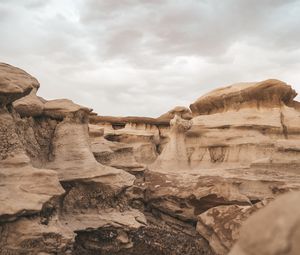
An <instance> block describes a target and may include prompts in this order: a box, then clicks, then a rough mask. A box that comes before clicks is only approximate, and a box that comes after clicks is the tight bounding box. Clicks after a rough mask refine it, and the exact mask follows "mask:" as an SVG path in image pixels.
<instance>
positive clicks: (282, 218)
mask: <svg viewBox="0 0 300 255" xmlns="http://www.w3.org/2000/svg"><path fill="white" fill-rule="evenodd" d="M299 197H300V193H299V192H294V193H289V194H285V195H282V196H280V197H279V198H277V199H276V200H275V201H273V202H271V203H270V204H269V205H267V206H266V207H265V208H263V209H262V210H260V211H258V212H257V213H255V214H254V215H253V216H252V217H250V218H249V219H248V220H247V221H246V222H245V223H244V225H243V226H242V229H241V234H240V239H239V241H238V243H237V244H236V245H235V246H234V248H233V249H232V251H231V252H230V255H248V254H249V255H250V254H251V255H252V254H253V255H254V254H261V255H269V254H278V255H283V254H288V255H297V254H299V251H300V244H299V240H300V205H299Z"/></svg>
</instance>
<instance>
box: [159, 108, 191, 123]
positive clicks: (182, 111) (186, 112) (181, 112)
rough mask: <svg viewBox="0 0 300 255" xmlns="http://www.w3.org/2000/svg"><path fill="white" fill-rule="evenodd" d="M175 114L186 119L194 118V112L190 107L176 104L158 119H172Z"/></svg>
mask: <svg viewBox="0 0 300 255" xmlns="http://www.w3.org/2000/svg"><path fill="white" fill-rule="evenodd" d="M175 115H178V116H179V117H181V118H182V119H186V120H190V119H192V118H193V116H192V112H191V111H190V109H188V108H186V107H184V106H176V107H175V108H173V109H172V110H170V111H168V112H167V113H165V114H163V115H161V116H160V117H158V119H159V120H171V119H173V118H174V117H175Z"/></svg>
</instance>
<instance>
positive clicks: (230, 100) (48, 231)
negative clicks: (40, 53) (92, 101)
mask: <svg viewBox="0 0 300 255" xmlns="http://www.w3.org/2000/svg"><path fill="white" fill-rule="evenodd" d="M38 88H39V83H38V81H37V80H36V79H35V78H33V77H32V76H31V75H29V74H27V73H26V72H24V71H23V70H21V69H18V68H16V67H13V66H10V65H7V64H0V141H1V143H0V254H110V255H122V254H124V255H125V254H126V255H130V254H132V255H137V254H145V255H147V254H149V255H151V254H158V255H159V254H161V255H165V254H172V255H173V254H174V255H176V254H189V255H197V254H208V255H209V254H211V255H213V254H228V252H229V251H230V249H231V247H232V246H233V245H234V243H235V242H236V241H237V240H238V239H239V237H240V236H241V237H240V240H239V241H238V243H237V245H236V246H235V248H234V249H233V250H232V254H241V255H242V254H245V255H246V254H247V255H248V254H280V253H279V252H282V251H285V250H287V249H290V250H291V251H292V252H294V253H289V254H297V253H295V251H299V247H298V246H297V242H295V240H297V237H298V236H297V229H296V228H295V231H296V232H291V231H293V229H294V228H292V226H293V224H294V225H296V224H298V223H297V217H296V216H290V214H289V212H288V209H284V208H281V209H280V208H279V207H280V206H279V205H280V204H281V203H282V204H284V203H283V202H282V200H283V198H279V199H278V200H276V197H277V196H278V195H280V194H282V193H286V192H289V191H292V190H297V189H299V187H300V175H299V173H298V172H299V171H298V168H299V166H300V160H299V159H300V157H299V156H300V107H299V103H298V102H297V101H294V97H295V96H296V92H295V91H294V90H293V89H292V88H291V87H290V86H289V85H287V84H285V83H284V82H281V81H278V80H266V81H263V82H258V83H245V84H237V85H232V86H229V87H225V88H222V89H218V90H215V91H212V92H211V93H209V94H207V95H204V96H202V97H200V98H199V99H198V100H196V102H195V103H193V104H191V106H190V109H191V110H189V109H188V108H186V107H175V108H174V109H172V110H170V111H169V112H167V113H165V114H163V115H161V116H160V117H158V118H146V117H110V116H98V115H97V114H96V113H94V112H92V110H91V109H90V108H88V107H83V106H80V105H77V104H76V103H74V102H72V101H70V100H67V99H58V100H45V99H43V98H40V97H38V96H37V92H38ZM291 194H292V193H291ZM288 196H289V197H288V198H287V201H286V203H287V206H286V208H292V209H291V210H294V211H295V212H296V210H297V208H296V200H297V198H298V197H299V193H294V195H288ZM283 197H284V196H283ZM274 198H275V202H271V203H270V205H268V204H269V202H270V201H272V200H273V199H274ZM280 199H281V200H280ZM284 202H285V201H284ZM266 205H267V206H266ZM265 206H266V208H263V207H265ZM294 207H295V208H294ZM261 208H262V209H261ZM278 208H279V209H278ZM293 208H294V209H293ZM257 211H258V212H257ZM274 211H278V216H279V217H283V218H282V219H284V217H287V220H286V221H283V222H285V223H284V224H285V226H284V227H286V228H284V227H282V226H281V225H280V222H281V221H280V219H281V218H278V221H277V222H278V224H279V225H278V226H277V225H276V224H277V223H276V224H275V225H274V228H270V229H267V228H266V229H264V228H263V227H262V225H261V224H260V222H262V221H263V222H266V224H267V221H265V219H269V220H272V221H273V222H274V221H275V222H276V220H277V218H274V219H272V217H271V216H270V215H272V212H274ZM252 214H253V216H252ZM281 215H282V216H281ZM286 215H287V216H286ZM273 217H274V216H273ZM248 218H249V221H248ZM252 226H253V228H252ZM281 227H282V228H281ZM240 228H241V229H242V231H241V235H240ZM275 228H276V229H277V228H278V229H280V230H281V229H282V231H281V232H282V233H281V234H280V235H277V236H276V238H274V239H272V240H269V239H268V238H270V233H273V232H275ZM257 231H258V232H259V233H260V234H261V235H256V234H255V233H256V232H257ZM268 231H269V232H268ZM291 233H292V234H291ZM294 233H295V234H294ZM248 236H250V237H251V238H249V239H248ZM287 236H289V237H291V240H290V241H287ZM259 238H261V239H259ZM260 240H263V241H260ZM264 242H267V243H270V244H272V242H276V245H275V244H274V245H273V246H272V247H273V248H272V247H271V246H270V247H271V248H270V247H269V248H268V246H264V245H263V243H264ZM252 245H254V246H255V247H256V248H257V249H254V250H252V249H249V247H251V246H252ZM263 246H264V247H263ZM287 247H292V248H287ZM254 251H255V253H253V252H254ZM263 252H265V253H263ZM272 252H273V253H272ZM276 252H277V253H276ZM287 254H288V253H287Z"/></svg>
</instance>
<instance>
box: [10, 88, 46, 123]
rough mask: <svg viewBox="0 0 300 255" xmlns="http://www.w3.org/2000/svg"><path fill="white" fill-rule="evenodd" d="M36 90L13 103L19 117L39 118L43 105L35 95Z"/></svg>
mask: <svg viewBox="0 0 300 255" xmlns="http://www.w3.org/2000/svg"><path fill="white" fill-rule="evenodd" d="M36 92H37V90H36V88H34V89H32V91H31V92H30V94H29V95H27V96H25V97H23V98H20V99H18V100H17V101H15V102H14V103H13V106H14V108H15V109H16V111H17V112H18V113H19V114H20V115H21V117H30V116H40V115H42V113H43V110H44V103H43V102H42V101H41V100H40V99H39V98H38V96H37V95H36Z"/></svg>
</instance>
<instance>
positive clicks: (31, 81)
mask: <svg viewBox="0 0 300 255" xmlns="http://www.w3.org/2000/svg"><path fill="white" fill-rule="evenodd" d="M33 88H36V89H38V88H39V82H38V81H37V80H36V79H35V78H34V77H32V76H31V75H29V74H28V73H26V72H25V71H23V70H22V69H19V68H17V67H14V66H11V65H8V64H4V63H0V106H3V105H6V104H8V103H11V102H13V101H15V100H16V99H18V98H21V97H23V96H25V95H28V94H29V93H30V91H31V90H32V89H33Z"/></svg>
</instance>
